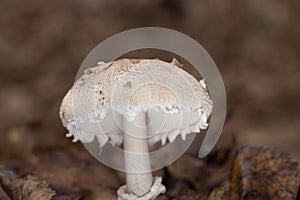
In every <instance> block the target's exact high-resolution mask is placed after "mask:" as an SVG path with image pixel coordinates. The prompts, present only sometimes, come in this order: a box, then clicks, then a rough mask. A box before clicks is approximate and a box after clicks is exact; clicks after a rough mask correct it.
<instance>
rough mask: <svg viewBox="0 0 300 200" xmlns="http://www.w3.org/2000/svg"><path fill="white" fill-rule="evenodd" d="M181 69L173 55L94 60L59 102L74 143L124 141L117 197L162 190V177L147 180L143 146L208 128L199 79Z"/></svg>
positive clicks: (142, 198)
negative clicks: (123, 177)
mask: <svg viewBox="0 0 300 200" xmlns="http://www.w3.org/2000/svg"><path fill="white" fill-rule="evenodd" d="M181 67H182V65H181V64H180V63H179V62H178V61H177V60H175V59H174V60H173V61H172V62H171V63H167V62H163V61H161V60H158V59H154V60H152V59H141V60H136V59H121V60H117V61H114V62H110V63H104V62H99V63H98V64H97V66H95V67H92V68H89V69H87V70H85V74H84V75H83V76H82V77H81V78H80V79H78V80H77V81H76V82H75V83H74V86H73V87H72V88H71V89H70V91H69V92H68V93H67V95H66V96H65V98H64V100H63V102H62V105H61V109H60V117H61V119H62V122H63V125H64V126H65V127H66V128H67V129H68V130H69V133H68V134H67V137H71V136H73V141H74V142H76V141H78V140H80V141H81V142H83V143H89V142H91V141H93V140H94V139H95V138H96V139H97V141H98V143H99V146H100V148H102V147H103V146H104V145H105V144H106V143H107V142H110V143H112V144H113V145H121V144H124V158H125V168H126V183H127V184H126V185H124V186H122V187H121V188H120V189H119V190H118V196H119V199H120V200H135V199H139V200H150V199H155V198H156V197H157V196H158V195H159V194H161V193H164V192H165V187H164V186H163V185H162V184H161V181H162V179H161V178H160V177H155V178H154V179H153V178H152V172H151V164H150V159H149V154H148V152H149V151H148V145H152V144H154V143H156V142H158V141H161V143H162V145H165V144H166V143H167V142H168V141H169V142H173V141H174V140H175V139H176V137H177V136H178V135H180V136H181V138H182V139H183V140H185V138H186V136H187V134H189V133H192V132H200V129H206V128H207V127H208V122H207V120H208V118H209V116H210V114H211V112H212V101H211V99H210V97H209V95H208V92H207V88H206V85H205V83H204V80H201V81H200V82H198V81H197V80H196V79H195V78H194V77H193V76H191V75H190V74H188V73H187V72H185V71H184V70H183V69H181Z"/></svg>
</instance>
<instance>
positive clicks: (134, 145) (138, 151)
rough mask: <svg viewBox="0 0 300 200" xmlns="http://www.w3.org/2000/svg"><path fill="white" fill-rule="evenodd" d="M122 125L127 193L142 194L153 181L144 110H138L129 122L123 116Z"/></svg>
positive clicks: (148, 188) (147, 190)
mask: <svg viewBox="0 0 300 200" xmlns="http://www.w3.org/2000/svg"><path fill="white" fill-rule="evenodd" d="M123 126H124V132H125V134H124V158H125V168H126V185H127V188H126V189H127V192H128V193H133V194H135V195H137V196H142V195H144V194H146V193H147V192H149V190H150V188H151V186H152V183H153V177H152V172H151V165H150V158H149V151H148V142H147V127H146V114H145V112H140V113H139V114H138V115H137V116H136V117H135V119H134V120H133V121H130V122H129V121H128V120H127V119H126V118H125V117H124V120H123Z"/></svg>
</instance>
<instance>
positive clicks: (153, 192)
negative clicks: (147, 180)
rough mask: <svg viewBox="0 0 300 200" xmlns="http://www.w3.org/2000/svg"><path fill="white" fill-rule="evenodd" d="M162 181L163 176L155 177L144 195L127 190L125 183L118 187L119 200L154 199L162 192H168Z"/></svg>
mask: <svg viewBox="0 0 300 200" xmlns="http://www.w3.org/2000/svg"><path fill="white" fill-rule="evenodd" d="M161 181H162V178H161V177H155V178H154V182H153V184H152V186H151V188H150V190H149V192H148V193H146V194H145V195H143V196H136V195H135V194H132V193H128V192H127V190H126V188H127V186H126V185H123V186H121V187H120V188H119V189H118V200H154V199H156V197H158V196H159V195H160V194H162V193H165V192H166V188H165V186H164V185H163V184H162V183H161Z"/></svg>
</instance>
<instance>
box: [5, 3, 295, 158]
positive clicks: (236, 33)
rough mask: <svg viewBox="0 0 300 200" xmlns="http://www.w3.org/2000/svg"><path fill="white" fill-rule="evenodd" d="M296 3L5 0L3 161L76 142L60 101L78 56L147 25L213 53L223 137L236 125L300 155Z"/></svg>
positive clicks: (251, 138)
mask: <svg viewBox="0 0 300 200" xmlns="http://www.w3.org/2000/svg"><path fill="white" fill-rule="evenodd" d="M299 10H300V1H298V0H289V1H281V0H264V1H262V0H251V1H239V0H228V1H220V0H210V1H208V0H204V1H198V0H185V1H179V0H155V1H150V0H137V1H129V0H122V1H118V0H107V1H101V0H88V1H87V0H81V1H79V0H72V1H71V0H54V1H47V2H46V1H41V0H27V1H19V0H1V2H0V134H1V138H0V160H2V161H3V162H2V163H5V160H6V159H10V160H11V159H12V158H13V160H20V159H24V158H26V155H28V154H30V153H29V152H30V151H31V149H32V147H34V146H36V145H41V146H64V145H69V144H70V143H71V142H70V139H65V132H66V131H65V129H64V128H63V127H62V125H61V122H60V120H59V118H58V110H59V106H60V103H61V100H62V98H63V96H64V95H65V94H66V92H67V90H68V89H69V87H70V86H71V85H72V84H73V81H74V79H75V75H76V72H77V70H78V68H79V66H80V64H81V62H82V61H83V59H84V58H85V56H86V55H87V54H88V53H89V51H90V50H91V49H93V48H94V47H95V46H96V45H97V44H98V43H100V42H101V41H103V40H104V39H106V38H107V37H109V36H112V35H114V34H116V33H119V32H121V31H124V30H127V29H130V28H136V27H142V26H159V27H166V28H171V29H175V30H177V31H181V32H182V33H185V34H187V35H189V36H191V37H192V38H194V39H195V40H197V41H198V42H199V43H200V44H201V45H202V46H204V47H205V48H206V50H207V51H208V52H209V54H210V55H211V57H212V58H213V59H214V61H215V63H216V64H217V66H218V67H219V70H220V72H221V74H222V76H223V79H224V83H225V87H226V90H227V97H228V111H229V113H230V118H229V120H228V123H227V125H226V127H225V129H224V132H223V135H222V137H221V140H220V141H219V144H222V142H223V141H226V140H227V139H228V138H230V137H231V136H232V134H234V135H235V137H236V138H237V140H238V143H239V145H242V144H249V145H258V146H260V145H266V146H269V147H272V148H274V149H277V150H279V151H282V152H287V153H289V154H291V155H292V157H293V158H296V159H298V160H300V148H299V144H300V136H299V133H300V123H299V122H300V106H299V99H300V84H299V83H300V39H299V37H300V26H299V19H300V12H299ZM78 145H80V144H78ZM72 147H73V146H72Z"/></svg>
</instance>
